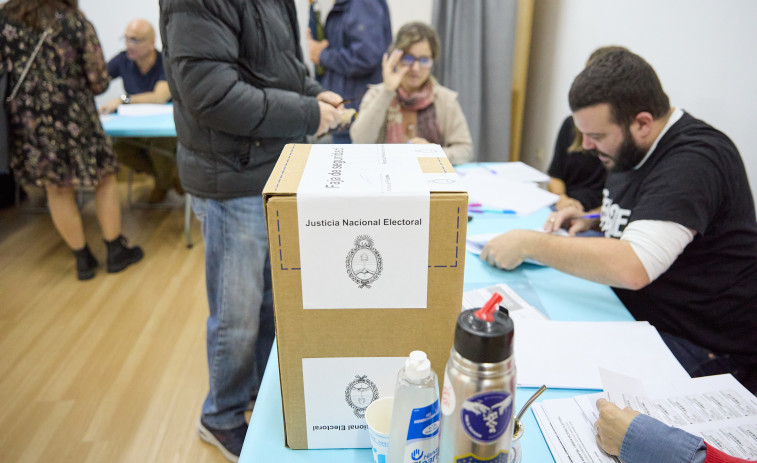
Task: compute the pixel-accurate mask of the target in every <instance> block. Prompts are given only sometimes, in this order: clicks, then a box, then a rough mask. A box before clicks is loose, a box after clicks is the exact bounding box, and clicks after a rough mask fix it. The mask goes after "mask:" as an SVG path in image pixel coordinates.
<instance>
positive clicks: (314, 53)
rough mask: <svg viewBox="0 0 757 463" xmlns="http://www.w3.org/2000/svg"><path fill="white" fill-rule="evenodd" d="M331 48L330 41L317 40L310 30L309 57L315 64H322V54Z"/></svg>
mask: <svg viewBox="0 0 757 463" xmlns="http://www.w3.org/2000/svg"><path fill="white" fill-rule="evenodd" d="M328 46H329V41H328V40H315V39H313V35H312V34H311V33H310V29H308V55H309V56H310V61H312V62H313V64H315V65H318V64H320V59H321V52H322V51H323V50H325V49H326V47H328Z"/></svg>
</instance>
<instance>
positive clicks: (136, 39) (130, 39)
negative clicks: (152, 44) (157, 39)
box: [121, 35, 147, 45]
mask: <svg viewBox="0 0 757 463" xmlns="http://www.w3.org/2000/svg"><path fill="white" fill-rule="evenodd" d="M121 40H123V41H125V42H126V43H127V44H129V45H139V44H140V43H142V42H144V41H145V40H147V38H146V37H127V36H125V35H122V36H121Z"/></svg>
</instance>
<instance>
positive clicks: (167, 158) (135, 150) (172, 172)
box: [100, 19, 184, 203]
mask: <svg viewBox="0 0 757 463" xmlns="http://www.w3.org/2000/svg"><path fill="white" fill-rule="evenodd" d="M124 39H125V41H126V50H125V51H122V52H121V53H119V54H118V55H116V56H115V57H114V58H113V59H111V60H110V61H109V62H108V74H110V77H111V78H113V79H115V78H116V77H121V79H122V80H123V85H124V90H125V93H124V94H122V95H121V96H120V97H118V98H114V99H112V100H110V101H108V102H107V103H105V104H104V105H102V106H101V107H100V112H101V113H102V114H108V113H112V112H114V111H116V110H117V109H118V107H119V106H121V105H123V104H133V103H156V104H163V103H167V102H168V101H169V100H170V99H171V91H170V90H169V89H168V82H166V73H165V70H164V69H163V57H162V55H161V54H160V53H159V52H158V51H157V50H156V49H155V30H154V29H153V27H152V25H151V24H150V23H149V22H147V21H146V20H144V19H135V20H133V21H131V22H130V23H129V25H128V26H126V33H125V34H124ZM113 148H114V150H115V152H116V155H117V156H118V160H119V161H120V162H121V163H123V164H125V165H127V166H129V167H130V168H132V169H134V170H136V171H138V172H147V173H149V174H152V175H153V176H154V177H155V188H154V189H153V191H152V194H151V195H150V199H149V202H150V203H160V202H162V201H163V200H165V198H166V194H167V193H168V190H170V189H171V188H176V190H177V191H178V192H179V193H180V194H183V193H184V191H183V190H182V189H181V184H180V183H179V178H178V174H177V171H176V139H175V138H117V139H115V140H114V141H113Z"/></svg>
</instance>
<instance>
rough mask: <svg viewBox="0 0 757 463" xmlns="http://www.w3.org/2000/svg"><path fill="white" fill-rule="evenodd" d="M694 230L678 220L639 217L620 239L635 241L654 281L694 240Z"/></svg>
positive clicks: (632, 243)
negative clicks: (640, 218)
mask: <svg viewBox="0 0 757 463" xmlns="http://www.w3.org/2000/svg"><path fill="white" fill-rule="evenodd" d="M694 233H695V232H694V231H692V230H690V229H689V228H686V227H684V226H683V225H680V224H677V223H675V222H667V221H662V220H636V221H634V222H631V223H630V224H628V226H627V227H626V228H625V230H623V234H622V235H621V237H620V239H621V240H625V241H627V242H628V243H629V244H630V245H631V248H633V250H634V252H635V253H636V255H637V256H638V258H639V260H640V261H641V263H642V265H643V266H644V269H645V270H646V271H647V275H649V281H650V282H652V281H654V280H656V279H657V277H659V276H660V275H662V274H663V273H665V271H666V270H668V269H669V268H670V266H671V265H673V262H675V260H676V259H677V258H678V256H679V255H681V253H682V252H683V250H684V248H686V246H687V245H688V244H689V243H691V242H692V241H693V240H694Z"/></svg>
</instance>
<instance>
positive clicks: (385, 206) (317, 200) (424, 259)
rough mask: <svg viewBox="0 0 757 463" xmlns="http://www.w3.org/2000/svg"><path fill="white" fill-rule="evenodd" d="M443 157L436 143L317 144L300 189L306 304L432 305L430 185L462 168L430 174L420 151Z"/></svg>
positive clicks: (344, 306) (360, 306)
mask: <svg viewBox="0 0 757 463" xmlns="http://www.w3.org/2000/svg"><path fill="white" fill-rule="evenodd" d="M414 147H415V148H414ZM417 147H422V148H417ZM413 150H415V151H413ZM438 156H444V153H443V151H441V148H440V147H439V146H438V145H313V146H312V147H311V150H310V154H309V156H308V160H307V164H306V165H305V169H304V171H303V175H302V179H301V180H300V184H299V187H298V189H297V214H298V227H299V239H300V268H301V270H300V272H301V276H302V304H303V308H305V309H372V308H426V307H427V299H426V296H427V279H428V243H429V210H430V200H431V199H430V198H431V196H430V191H431V190H432V189H435V188H434V185H436V184H439V183H440V182H442V183H443V182H444V176H445V175H447V176H448V177H450V181H455V179H456V174H455V173H446V174H445V173H441V174H440V173H434V174H424V173H423V171H422V170H421V167H420V163H419V161H418V158H419V157H438Z"/></svg>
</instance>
